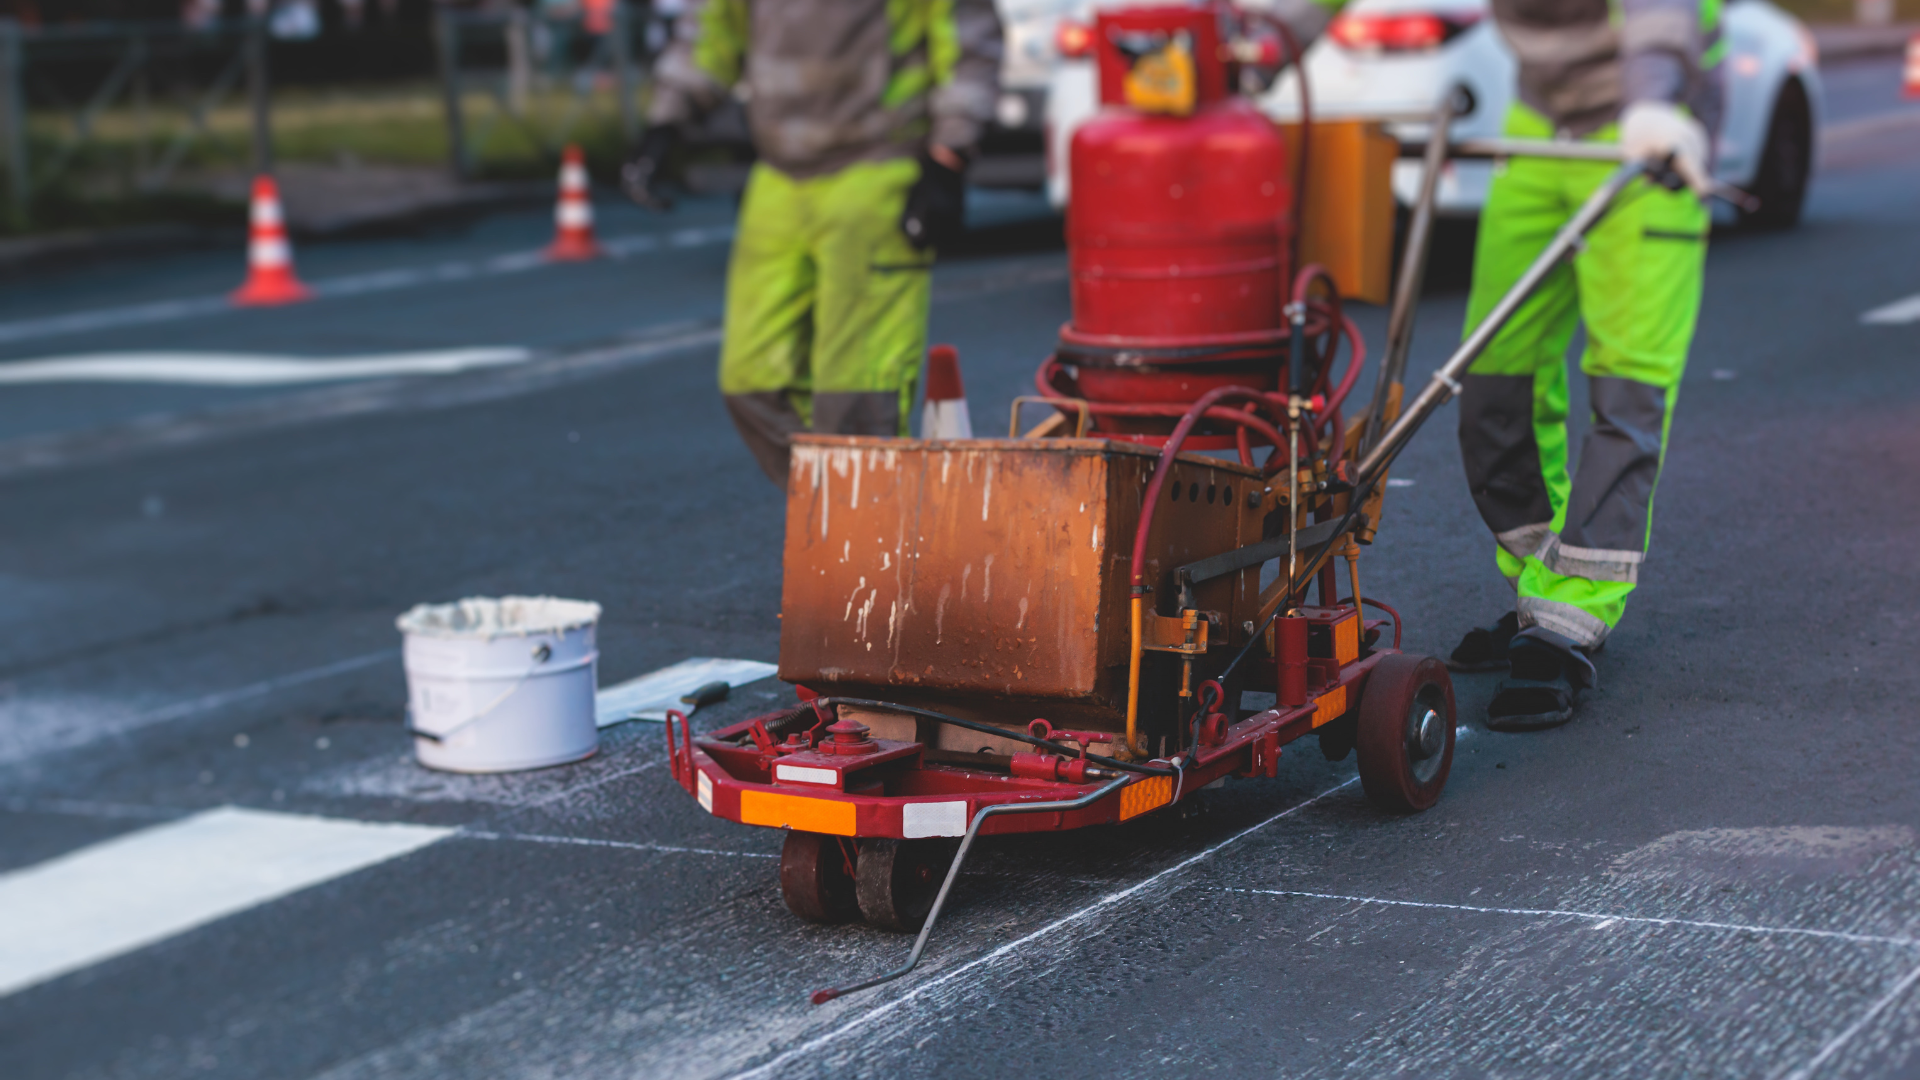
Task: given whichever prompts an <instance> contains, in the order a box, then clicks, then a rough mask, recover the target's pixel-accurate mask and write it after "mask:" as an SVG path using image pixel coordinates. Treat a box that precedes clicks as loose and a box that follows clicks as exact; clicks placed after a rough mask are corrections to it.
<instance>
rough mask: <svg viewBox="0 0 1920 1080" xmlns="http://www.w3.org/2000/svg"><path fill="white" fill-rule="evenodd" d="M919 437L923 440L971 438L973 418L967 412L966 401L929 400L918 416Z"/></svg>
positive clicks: (956, 399) (963, 399)
mask: <svg viewBox="0 0 1920 1080" xmlns="http://www.w3.org/2000/svg"><path fill="white" fill-rule="evenodd" d="M920 437H921V438H923V439H971V438H973V417H972V416H970V415H969V414H968V412H967V399H966V398H954V399H953V400H952V401H935V400H929V401H928V402H927V405H926V408H925V409H924V410H922V412H921V414H920Z"/></svg>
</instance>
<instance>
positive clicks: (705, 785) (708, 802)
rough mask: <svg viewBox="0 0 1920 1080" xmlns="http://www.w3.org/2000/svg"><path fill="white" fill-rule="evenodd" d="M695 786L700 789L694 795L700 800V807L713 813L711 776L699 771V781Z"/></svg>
mask: <svg viewBox="0 0 1920 1080" xmlns="http://www.w3.org/2000/svg"><path fill="white" fill-rule="evenodd" d="M695 786H696V787H698V788H699V790H700V793H699V794H698V795H696V796H694V798H696V799H698V800H700V809H702V810H705V811H706V812H707V813H709V814H711V813H713V778H712V777H710V776H708V775H707V774H706V773H701V774H700V782H699V783H698V784H697V785H695Z"/></svg>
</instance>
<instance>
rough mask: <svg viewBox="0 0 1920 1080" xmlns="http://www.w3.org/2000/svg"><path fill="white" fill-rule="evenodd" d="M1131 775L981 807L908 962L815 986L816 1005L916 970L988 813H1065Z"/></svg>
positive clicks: (1086, 804) (1116, 787) (1115, 788)
mask: <svg viewBox="0 0 1920 1080" xmlns="http://www.w3.org/2000/svg"><path fill="white" fill-rule="evenodd" d="M1129 779H1130V778H1129V777H1125V776H1123V777H1120V778H1119V779H1118V780H1113V781H1110V782H1108V783H1106V784H1103V785H1101V787H1100V789H1099V790H1098V791H1093V792H1089V793H1088V794H1085V795H1082V796H1080V797H1079V798H1077V799H1068V800H1065V801H1061V802H1042V803H999V804H997V805H994V806H983V807H981V808H980V812H979V813H977V814H975V815H973V821H972V822H971V823H969V824H968V825H967V835H966V838H965V839H963V840H961V841H960V850H959V851H956V852H954V854H953V865H952V866H949V867H947V879H946V880H945V881H943V882H941V883H940V894H939V895H938V896H935V897H934V898H933V909H932V910H931V911H928V912H927V921H926V924H925V925H923V926H921V927H920V936H919V937H917V938H914V939H913V952H911V953H909V954H908V955H907V962H906V963H905V964H902V965H901V966H900V967H898V968H895V969H894V970H892V971H889V972H887V973H886V974H885V975H879V976H876V977H874V978H871V979H868V980H867V981H866V982H860V983H854V984H853V985H852V986H843V987H828V988H827V989H825V990H815V991H814V992H813V995H812V1001H813V1003H814V1004H815V1005H825V1004H826V1003H827V1002H829V1001H832V1000H833V999H834V998H837V997H841V996H842V995H845V994H851V993H853V992H854V991H856V990H866V989H870V988H872V987H875V986H879V985H880V984H881V983H883V982H892V981H893V980H895V979H897V978H899V977H900V976H902V975H905V974H906V973H907V972H909V971H912V970H913V968H914V965H916V964H918V963H919V962H920V954H921V953H922V952H925V951H926V948H927V938H928V937H929V936H930V935H931V934H932V933H933V924H934V922H935V921H936V920H937V919H939V918H940V909H941V908H943V907H945V906H946V903H947V894H948V893H950V892H952V891H953V881H954V879H955V878H957V877H959V876H960V864H961V863H964V862H966V861H967V851H968V849H970V848H972V847H973V838H974V837H976V836H978V835H980V825H981V823H982V822H984V821H986V820H987V819H988V818H989V817H992V816H994V815H995V814H1045V813H1064V812H1066V811H1069V810H1083V809H1085V808H1087V807H1089V806H1092V805H1093V804H1094V803H1097V802H1099V801H1100V800H1101V799H1104V798H1106V797H1107V796H1109V795H1111V794H1113V793H1114V792H1116V791H1119V790H1120V789H1121V788H1122V787H1124V786H1125V785H1126V784H1127V782H1128V780H1129Z"/></svg>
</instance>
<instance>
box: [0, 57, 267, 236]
mask: <svg viewBox="0 0 1920 1080" xmlns="http://www.w3.org/2000/svg"><path fill="white" fill-rule="evenodd" d="M266 48H267V37H266V27H265V24H264V23H263V22H262V21H261V20H258V19H256V20H251V21H248V22H237V23H227V24H217V25H213V26H208V27H204V28H198V29H189V28H186V27H179V26H170V25H167V24H111V23H102V24H88V25H80V26H72V27H64V26H63V27H45V28H40V27H36V28H31V29H29V28H26V27H23V26H21V25H20V24H19V23H18V22H17V21H15V20H13V19H0V156H4V159H5V161H4V171H3V172H0V176H4V178H5V186H6V202H5V207H6V213H7V216H8V218H9V219H10V222H11V224H12V225H13V227H15V228H25V227H26V226H28V225H29V224H31V218H32V215H33V207H34V202H35V199H36V197H37V196H39V195H41V194H43V193H45V192H46V191H48V190H49V189H51V188H53V187H54V186H56V185H58V184H60V183H61V182H62V181H63V180H67V179H68V178H69V174H70V170H71V169H72V167H73V165H74V164H75V162H76V160H78V159H79V158H80V157H81V156H82V155H83V153H85V152H86V151H88V150H89V149H91V148H93V147H95V146H96V145H97V144H98V141H99V140H98V134H99V132H98V130H97V128H98V124H99V122H100V119H101V117H102V114H103V113H105V112H106V111H107V110H108V109H111V108H114V107H116V106H122V105H124V106H126V107H127V108H128V109H129V110H130V113H131V116H132V123H133V131H132V133H131V139H130V142H131V160H129V161H127V162H124V163H122V165H123V169H122V171H123V172H124V173H125V174H126V176H127V177H128V179H129V180H130V184H129V186H131V187H132V188H134V189H135V190H139V191H154V190H158V189H161V188H164V187H166V186H167V185H168V183H169V182H170V181H171V180H172V178H173V176H174V173H175V170H177V169H178V168H179V167H180V164H181V162H182V161H183V160H184V159H185V158H186V156H187V154H188V152H189V151H191V150H192V149H193V148H194V146H195V145H196V144H198V143H200V142H201V141H203V140H205V139H207V138H209V137H210V132H209V129H208V124H207V118H208V115H209V114H210V113H211V112H212V110H214V109H215V108H218V107H219V106H221V105H222V104H223V103H225V102H226V101H227V100H228V99H229V98H231V97H234V96H235V95H236V94H240V93H244V94H246V95H247V97H248V99H249V101H250V105H251V115H252V125H251V138H250V143H251V157H252V164H253V167H254V168H255V169H256V170H257V171H265V170H267V169H269V168H271V167H272V163H273V133H272V112H271V109H270V108H269V105H268V96H267V51H266ZM30 100H31V101H32V103H33V104H34V107H35V110H36V111H38V112H40V113H42V114H43V115H45V114H48V113H51V114H53V115H55V116H57V117H58V118H59V120H58V123H57V125H56V133H55V134H54V136H53V138H52V139H51V140H50V141H47V140H40V139H36V138H34V137H33V133H32V132H31V130H30V125H29V123H28V115H29V112H28V106H29V101H30Z"/></svg>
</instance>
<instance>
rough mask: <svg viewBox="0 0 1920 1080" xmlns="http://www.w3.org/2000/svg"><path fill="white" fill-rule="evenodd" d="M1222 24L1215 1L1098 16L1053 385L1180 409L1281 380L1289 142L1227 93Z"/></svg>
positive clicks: (1147, 424) (1144, 428) (1127, 429)
mask: <svg viewBox="0 0 1920 1080" xmlns="http://www.w3.org/2000/svg"><path fill="white" fill-rule="evenodd" d="M1220 20H1221V13H1220V11H1219V10H1218V9H1215V8H1212V7H1149V8H1128V9H1123V10H1118V11H1111V12H1102V13H1100V15H1099V16H1098V18H1097V21H1096V23H1095V28H1094V36H1095V40H1096V46H1095V47H1096V49H1097V54H1098V57H1099V64H1100V100H1101V105H1102V111H1101V112H1100V114H1099V115H1098V116H1096V117H1095V118H1094V119H1093V120H1091V121H1089V122H1088V123H1086V124H1085V125H1084V126H1082V127H1081V128H1080V130H1079V131H1077V132H1076V133H1075V134H1074V137H1073V144H1072V150H1071V157H1070V168H1071V170H1072V174H1071V175H1072V178H1073V185H1072V190H1073V201H1072V204H1071V206H1070V207H1069V208H1068V211H1067V246H1068V259H1069V263H1070V265H1071V270H1072V289H1073V321H1072V322H1071V323H1070V324H1069V325H1068V326H1067V327H1065V328H1064V329H1063V330H1062V331H1061V334H1060V350H1059V354H1058V358H1057V360H1058V362H1057V363H1055V364H1053V365H1051V366H1050V368H1049V369H1048V370H1046V371H1045V372H1044V373H1043V382H1044V383H1046V384H1047V385H1048V386H1050V387H1051V388H1052V389H1053V390H1054V391H1055V392H1058V393H1063V394H1066V395H1067V396H1071V397H1080V398H1085V399H1086V400H1089V401H1094V402H1110V403H1149V402H1153V403H1168V404H1175V403H1179V404H1184V403H1190V402H1192V401H1194V400H1195V399H1196V398H1198V397H1199V396H1200V395H1202V394H1204V393H1206V392H1207V391H1208V390H1211V389H1213V388H1215V387H1217V386H1223V385H1242V386H1252V387H1257V388H1260V389H1264V390H1272V389H1276V388H1277V380H1278V377H1279V372H1280V370H1281V367H1282V364H1283V360H1284V354H1285V349H1284V344H1285V338H1286V331H1285V328H1284V320H1283V316H1282V309H1283V307H1284V306H1285V301H1284V299H1283V292H1284V290H1285V289H1286V283H1287V282H1288V281H1289V280H1290V276H1291V268H1290V267H1288V266H1287V265H1286V263H1287V247H1288V239H1289V237H1290V235H1291V232H1292V228H1293V224H1292V220H1291V210H1292V192H1291V185H1290V184H1289V182H1288V178H1287V151H1286V144H1285V143H1284V142H1283V141H1282V139H1281V137H1280V133H1279V131H1278V130H1277V129H1276V128H1275V127H1274V125H1273V123H1272V121H1270V120H1268V119H1267V118H1266V117H1264V116H1262V115H1261V114H1260V113H1259V112H1258V111H1256V110H1255V109H1254V107H1253V106H1252V105H1251V104H1250V103H1249V102H1247V101H1245V100H1244V99H1242V98H1240V97H1238V96H1237V95H1234V94H1232V93H1230V92H1229V88H1228V77H1229V75H1230V73H1231V72H1230V69H1229V66H1228V64H1227V62H1226V60H1225V58H1224V55H1223V54H1224V50H1223V47H1222V40H1221V37H1222V35H1221V31H1220ZM1175 415H1177V410H1175ZM1096 426H1097V427H1098V428H1100V429H1102V430H1103V431H1104V432H1106V433H1115V434H1119V433H1136V434H1147V433H1152V432H1155V431H1159V432H1164V431H1165V430H1166V428H1167V427H1168V426H1169V423H1168V422H1162V421H1159V420H1155V419H1150V418H1142V417H1116V416H1113V415H1111V414H1108V415H1103V416H1100V417H1099V418H1098V420H1097V423H1096Z"/></svg>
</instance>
